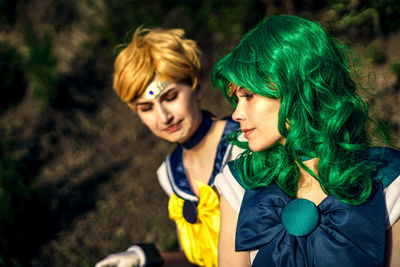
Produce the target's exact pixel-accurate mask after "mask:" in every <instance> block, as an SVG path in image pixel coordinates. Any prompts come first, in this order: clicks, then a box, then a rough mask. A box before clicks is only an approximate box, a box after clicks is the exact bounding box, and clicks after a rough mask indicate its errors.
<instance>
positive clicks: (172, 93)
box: [162, 90, 178, 102]
mask: <svg viewBox="0 0 400 267" xmlns="http://www.w3.org/2000/svg"><path fill="white" fill-rule="evenodd" d="M177 97H178V92H177V91H176V90H171V91H169V92H168V93H166V94H164V95H163V96H162V100H165V101H167V102H170V101H173V100H175V99H176V98H177Z"/></svg>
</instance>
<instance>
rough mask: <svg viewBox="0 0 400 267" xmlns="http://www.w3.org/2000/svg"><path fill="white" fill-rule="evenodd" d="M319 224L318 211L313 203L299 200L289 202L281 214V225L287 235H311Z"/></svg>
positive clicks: (303, 199) (302, 199)
mask: <svg viewBox="0 0 400 267" xmlns="http://www.w3.org/2000/svg"><path fill="white" fill-rule="evenodd" d="M318 222H319V211H318V208H317V207H316V206H315V204H314V202H312V201H310V200H308V199H305V198H299V199H294V200H292V201H290V202H289V203H288V204H287V205H286V207H285V208H284V209H283V212H282V224H283V226H284V227H285V229H286V230H287V231H288V232H289V234H291V235H294V236H305V235H307V234H309V233H311V232H312V231H313V230H314V229H315V227H316V226H317V225H318Z"/></svg>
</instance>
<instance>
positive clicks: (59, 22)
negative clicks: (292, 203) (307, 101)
mask: <svg viewBox="0 0 400 267" xmlns="http://www.w3.org/2000/svg"><path fill="white" fill-rule="evenodd" d="M276 14H296V15H300V16H303V17H306V18H309V19H313V20H316V21H318V22H319V23H321V24H322V25H323V26H324V27H325V28H326V29H327V30H328V31H329V32H331V33H332V34H333V35H334V36H335V37H337V38H338V39H340V40H341V41H343V42H344V43H345V44H347V45H350V46H351V47H353V48H354V49H355V52H357V53H359V55H360V61H361V67H360V71H361V73H362V75H363V77H364V78H365V79H364V81H367V82H366V83H364V84H365V88H366V90H363V91H361V92H360V93H361V94H362V95H363V97H364V99H365V100H366V101H367V103H368V105H369V109H370V112H371V117H372V118H373V119H374V121H375V123H376V124H377V125H379V127H380V128H381V129H382V130H383V132H384V133H385V134H386V136H387V141H388V143H390V144H392V145H394V146H397V147H399V146H400V136H399V129H400V112H399V110H398V106H399V105H400V49H399V47H400V31H399V30H400V3H399V1H398V0H381V1H372V0H298V1H296V0H287V1H275V0H191V1H186V0H169V1H167V0H165V1H161V0H146V1H139V0H79V1H77V0H76V1H75V0H13V1H9V0H0V70H1V71H0V77H1V78H0V266H12V267H14V266H93V265H94V264H95V262H96V261H98V260H100V259H102V258H103V257H105V256H106V255H108V254H109V253H112V252H117V251H121V250H125V249H126V248H127V247H129V246H130V245H131V244H133V243H136V242H155V243H156V244H157V246H158V247H159V248H161V249H164V250H173V249H175V248H176V247H177V241H176V236H175V229H174V225H173V223H172V222H171V221H170V220H169V219H168V214H167V201H168V199H167V197H166V195H165V194H164V193H163V192H162V190H161V189H160V187H159V185H158V182H157V178H156V175H155V171H156V169H157V167H158V166H159V165H160V164H161V162H162V160H163V158H164V157H165V156H166V155H167V154H168V153H169V152H171V151H172V149H173V148H174V145H173V144H168V143H166V142H163V141H160V140H157V139H156V138H154V137H153V136H152V135H151V134H150V132H149V131H148V130H147V129H146V128H145V127H144V126H143V125H142V124H141V123H140V122H139V119H138V118H137V116H135V114H134V113H133V112H132V111H130V110H129V108H128V107H127V106H126V105H124V104H123V103H122V102H121V101H120V100H119V99H118V97H117V96H116V94H115V93H114V92H113V89H112V64H113V59H114V58H115V56H116V54H117V52H118V48H117V47H118V45H119V44H123V43H127V42H129V41H130V38H131V35H132V33H133V31H134V29H136V28H137V27H138V26H140V25H142V26H144V27H165V28H176V27H180V28H183V29H184V30H185V31H186V35H187V37H189V38H192V39H194V40H196V41H197V42H198V44H199V46H200V47H201V49H202V51H203V56H202V64H203V72H202V75H201V83H202V85H203V87H204V88H205V94H204V96H203V101H202V107H203V108H204V109H208V110H210V111H211V112H213V113H214V114H215V115H217V116H218V117H222V116H225V115H229V114H230V113H231V112H232V109H231V107H230V106H229V105H228V104H227V102H226V101H224V100H223V98H222V96H221V94H220V93H219V92H218V91H216V90H214V89H212V87H211V85H210V82H209V74H210V69H211V67H212V66H213V64H214V63H215V62H216V61H217V60H218V59H219V58H220V57H221V56H223V55H225V54H226V53H227V52H228V51H229V50H230V49H231V48H232V47H233V46H234V45H235V44H237V42H238V41H239V40H240V38H241V36H242V35H243V34H244V33H245V32H246V31H248V30H249V29H250V28H251V27H253V26H254V25H255V24H256V23H257V22H259V21H260V20H262V19H263V18H265V17H268V16H271V15H276ZM371 72H372V74H370V73H371Z"/></svg>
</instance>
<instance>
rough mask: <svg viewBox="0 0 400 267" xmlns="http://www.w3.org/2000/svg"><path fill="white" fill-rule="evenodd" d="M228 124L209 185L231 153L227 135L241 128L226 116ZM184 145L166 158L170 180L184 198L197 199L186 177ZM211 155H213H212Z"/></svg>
mask: <svg viewBox="0 0 400 267" xmlns="http://www.w3.org/2000/svg"><path fill="white" fill-rule="evenodd" d="M224 119H225V120H226V125H225V128H224V132H223V134H222V136H221V139H220V141H219V144H218V147H217V153H216V155H215V159H214V167H213V172H212V174H211V177H210V179H209V181H208V185H212V184H213V183H214V179H215V176H216V175H217V174H218V173H219V172H220V171H221V169H222V168H223V167H224V165H225V163H226V161H227V156H228V155H229V154H230V151H231V147H230V146H229V143H228V141H227V140H226V136H227V135H228V134H230V133H232V132H234V131H236V130H237V129H238V128H239V124H238V123H236V122H234V121H233V120H232V119H231V118H230V117H227V118H224ZM182 153H183V146H182V145H178V146H177V148H176V149H175V150H174V151H173V152H172V154H171V155H169V156H168V157H167V159H166V160H165V163H166V167H167V174H168V180H169V182H170V183H171V186H172V190H173V191H174V193H175V194H176V195H177V196H179V197H180V198H182V199H186V200H191V201H196V200H197V197H196V196H195V195H194V194H193V193H192V191H191V189H190V185H189V181H188V179H187V177H186V172H185V167H184V166H183V160H182ZM210 156H211V155H210Z"/></svg>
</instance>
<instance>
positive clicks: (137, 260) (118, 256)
mask: <svg viewBox="0 0 400 267" xmlns="http://www.w3.org/2000/svg"><path fill="white" fill-rule="evenodd" d="M145 262H146V257H145V255H144V253H143V250H142V249H141V248H140V247H138V246H132V247H130V248H129V249H128V250H127V251H123V252H119V253H114V254H111V255H108V256H107V257H106V258H105V259H103V260H102V261H99V262H98V263H96V265H95V267H141V266H144V264H145Z"/></svg>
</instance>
